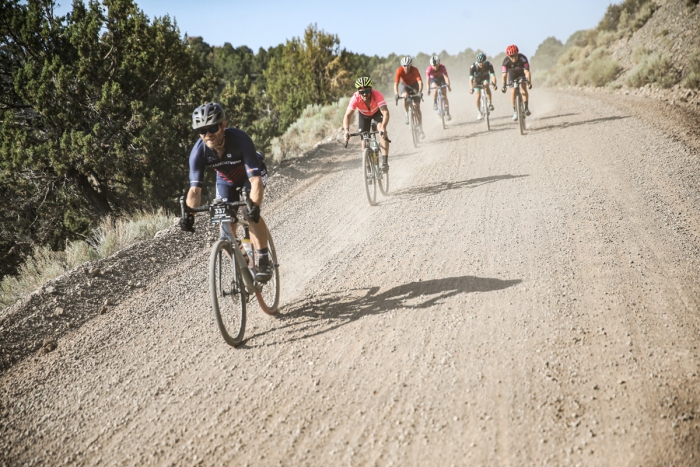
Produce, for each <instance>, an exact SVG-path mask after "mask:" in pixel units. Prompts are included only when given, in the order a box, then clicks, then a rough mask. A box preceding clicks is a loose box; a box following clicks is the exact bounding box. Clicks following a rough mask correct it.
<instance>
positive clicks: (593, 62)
mask: <svg viewBox="0 0 700 467" xmlns="http://www.w3.org/2000/svg"><path fill="white" fill-rule="evenodd" d="M620 69H621V68H620V64H619V63H618V62H617V60H615V59H614V58H612V57H611V56H610V53H609V52H608V51H607V49H605V48H597V49H592V48H591V47H585V48H584V47H579V46H572V47H571V48H569V49H568V50H567V51H566V52H564V54H563V55H562V56H561V57H560V58H559V62H558V64H557V67H556V68H555V69H554V70H553V72H552V73H550V75H549V77H548V81H547V84H560V85H562V84H563V85H567V84H568V85H572V86H595V87H601V86H605V85H607V84H609V83H610V82H612V81H613V80H614V79H615V77H616V76H617V75H618V73H619V72H620Z"/></svg>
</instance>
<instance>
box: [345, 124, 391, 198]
mask: <svg viewBox="0 0 700 467" xmlns="http://www.w3.org/2000/svg"><path fill="white" fill-rule="evenodd" d="M378 133H381V134H383V133H384V132H379V131H377V124H376V123H375V122H372V126H371V131H362V132H359V133H351V134H350V137H353V136H359V137H361V138H362V140H363V141H364V142H365V149H364V150H363V151H362V178H363V180H364V185H365V192H366V193H367V201H369V204H370V206H376V205H377V186H379V191H381V192H382V194H383V195H384V196H387V195H388V194H389V172H385V171H384V170H382V168H381V167H380V166H379V156H380V155H381V154H382V151H381V148H380V147H379V142H378V141H377V134H378ZM387 141H388V142H389V143H391V141H390V140H387ZM345 147H346V148H347V147H348V142H347V141H346V142H345Z"/></svg>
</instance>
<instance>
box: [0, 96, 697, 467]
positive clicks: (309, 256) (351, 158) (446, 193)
mask: <svg viewBox="0 0 700 467" xmlns="http://www.w3.org/2000/svg"><path fill="white" fill-rule="evenodd" d="M450 97H451V99H452V107H453V112H452V113H453V116H454V118H453V120H452V121H451V122H449V123H448V128H447V129H446V130H443V129H441V128H439V126H438V121H437V117H436V115H435V114H434V112H433V111H432V110H431V109H430V107H431V106H430V105H429V104H428V103H427V102H426V103H424V104H423V108H424V110H425V121H426V122H425V130H426V131H425V132H426V135H427V137H426V139H425V140H424V141H423V142H421V144H420V147H419V148H418V149H414V148H413V147H412V144H411V142H410V135H409V132H408V127H407V126H406V125H404V123H403V115H402V112H401V111H400V110H399V108H398V107H394V105H393V102H392V103H391V104H390V111H391V112H392V121H391V124H390V125H391V126H390V130H391V132H390V136H391V138H392V140H393V144H392V146H391V152H392V154H391V158H390V164H391V172H390V174H391V195H390V196H388V197H380V203H379V205H378V206H376V207H370V206H369V205H368V203H367V201H366V199H365V195H364V191H363V186H362V184H361V183H362V180H361V173H360V167H359V154H360V151H359V148H358V142H357V141H354V143H353V144H351V148H348V149H347V150H345V149H343V148H342V146H341V145H339V144H332V145H327V146H323V147H321V148H320V149H319V150H318V151H316V153H315V154H312V155H311V156H309V157H307V158H305V159H300V160H296V161H293V162H289V163H285V164H284V165H283V167H281V168H280V169H279V170H278V171H277V173H276V175H274V176H273V177H272V180H271V185H270V190H269V191H270V193H269V198H268V200H267V203H266V205H265V207H264V209H263V214H264V216H265V217H266V218H267V220H268V224H269V225H270V226H271V229H272V232H273V235H274V238H275V242H276V245H277V250H278V253H279V256H280V262H281V268H282V269H281V274H282V276H281V283H282V309H281V313H280V315H279V317H277V318H275V317H269V316H266V315H264V314H263V313H262V312H261V311H260V310H259V308H258V307H257V305H255V304H253V305H251V306H250V307H249V315H248V316H249V317H248V329H247V332H246V336H247V340H246V341H245V343H244V345H243V346H242V347H241V348H239V349H234V348H231V347H229V346H227V345H226V344H225V343H224V341H223V339H222V338H221V336H220V335H219V333H218V330H217V328H216V326H215V323H214V320H213V316H212V313H211V310H210V304H209V297H208V283H207V260H208V256H209V241H210V238H211V237H212V234H211V233H207V232H206V231H207V229H206V227H205V222H204V219H199V220H198V223H197V227H198V233H197V234H196V235H190V236H187V235H185V234H183V233H181V232H179V231H177V230H176V229H175V228H173V229H170V230H168V231H166V232H164V233H163V234H162V235H161V236H160V237H159V238H158V239H156V240H154V241H149V242H144V243H142V244H139V245H137V246H135V247H133V248H131V249H129V250H128V251H127V252H125V253H123V254H122V255H117V256H115V257H112V258H110V259H107V260H104V261H102V262H101V263H99V264H97V266H98V267H100V268H101V269H102V273H101V274H97V273H96V272H94V271H93V274H92V275H91V274H89V273H88V266H86V267H84V268H82V269H81V270H79V271H76V272H75V273H74V274H72V275H70V276H69V277H67V278H63V279H61V280H59V281H57V282H56V283H55V284H54V286H55V288H54V290H50V291H47V290H44V291H42V292H40V293H37V294H35V295H34V296H33V297H32V298H31V299H30V300H29V301H28V302H26V303H25V304H23V305H22V306H21V307H16V309H14V311H12V313H13V314H10V315H8V316H5V318H4V320H3V321H2V323H0V324H1V327H0V345H1V346H2V347H3V351H2V352H3V354H4V357H3V358H4V360H3V362H4V367H3V368H4V369H3V372H2V374H0V411H1V413H0V415H1V417H0V464H3V465H61V464H64V463H65V464H76V465H234V464H235V465H310V466H335V465H352V466H364V465H377V466H391V465H394V466H406V465H421V466H425V465H440V466H449V465H469V466H525V465H552V466H559V465H572V466H573V465H586V466H590V465H595V466H603V465H611V466H656V465H674V466H693V465H694V466H697V465H700V458H699V456H700V389H699V387H700V386H699V384H698V383H699V382H700V378H699V377H698V373H699V371H700V368H699V363H700V357H699V352H698V336H699V333H698V330H699V328H700V316H699V312H700V306H699V305H700V285H699V284H698V279H699V272H700V261H699V258H700V256H699V254H698V253H699V248H700V236H699V235H700V215H699V214H700V212H699V211H700V189H699V187H700V162H699V161H700V156H699V154H700V151H699V150H698V149H699V146H700V145H699V143H698V141H700V135H698V134H697V127H696V124H697V120H695V123H693V121H692V118H693V117H692V114H689V113H687V112H686V111H685V110H680V109H678V108H677V107H676V108H674V107H671V106H668V105H666V104H663V103H658V102H650V101H647V100H642V99H638V98H632V97H624V96H611V95H593V94H588V95H586V94H581V93H579V94H577V93H565V92H561V91H551V90H541V89H535V90H533V97H532V102H533V104H532V110H533V115H532V117H531V118H530V119H529V120H528V125H529V126H530V129H529V131H528V132H527V135H525V136H520V134H519V133H518V130H517V127H516V125H515V124H514V123H513V122H512V121H511V120H510V115H511V112H510V105H509V103H508V102H507V100H506V97H504V96H503V95H502V94H500V93H498V95H497V96H496V98H495V101H494V102H495V105H496V111H495V113H494V118H493V121H492V124H493V126H492V130H491V131H490V132H487V131H486V127H485V124H483V123H481V122H477V121H476V119H475V116H476V109H475V108H474V104H473V97H471V96H468V95H466V94H459V93H453V94H451V95H450ZM183 170H184V168H183ZM89 267H90V268H94V267H95V265H90V266H89ZM106 298H112V299H113V300H114V306H108V307H107V309H106V312H105V313H104V314H98V312H97V311H98V309H99V308H100V306H101V305H102V302H103V301H104V300H105V299H106ZM58 308H60V309H61V311H60V312H57V309H58ZM28 330H34V331H32V332H37V333H38V334H37V335H40V336H41V339H44V338H49V339H54V340H55V344H56V345H57V347H56V349H55V350H53V351H51V352H48V353H45V352H46V348H47V346H48V348H49V349H50V348H52V347H53V345H52V344H51V343H49V344H46V345H44V344H42V343H41V342H39V343H37V342H34V341H32V340H31V336H29V334H27V333H29V332H30V331H28ZM25 339H26V342H25ZM42 346H43V347H44V349H45V350H39V347H42Z"/></svg>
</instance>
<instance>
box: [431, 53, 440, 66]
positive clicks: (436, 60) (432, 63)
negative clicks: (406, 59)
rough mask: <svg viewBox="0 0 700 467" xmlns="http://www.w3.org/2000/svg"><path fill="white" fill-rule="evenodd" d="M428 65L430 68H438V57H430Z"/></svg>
mask: <svg viewBox="0 0 700 467" xmlns="http://www.w3.org/2000/svg"><path fill="white" fill-rule="evenodd" d="M430 64H431V65H432V66H438V65H439V64H440V57H438V56H437V55H433V56H432V57H430Z"/></svg>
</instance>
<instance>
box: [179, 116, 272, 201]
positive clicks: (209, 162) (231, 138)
mask: <svg viewBox="0 0 700 467" xmlns="http://www.w3.org/2000/svg"><path fill="white" fill-rule="evenodd" d="M224 137H225V138H226V140H225V142H224V155H223V157H222V158H221V159H219V156H218V155H217V154H216V151H214V150H213V149H209V148H208V147H207V145H206V144H204V141H203V140H202V139H201V138H200V139H199V140H197V142H196V143H195V144H194V147H193V148H192V152H190V186H191V187H200V188H201V187H202V186H203V183H202V182H203V181H204V168H205V167H212V168H213V169H215V170H216V178H217V184H219V182H223V183H225V184H228V185H236V186H243V185H245V184H246V182H247V181H248V179H249V178H251V177H258V176H262V175H263V173H262V172H263V170H262V168H263V167H264V163H263V162H262V156H261V155H260V154H259V153H258V152H256V151H255V144H253V140H252V139H250V136H248V135H247V134H245V132H244V131H242V130H239V129H238V128H226V130H225V133H224Z"/></svg>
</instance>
